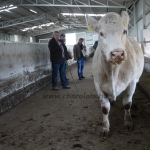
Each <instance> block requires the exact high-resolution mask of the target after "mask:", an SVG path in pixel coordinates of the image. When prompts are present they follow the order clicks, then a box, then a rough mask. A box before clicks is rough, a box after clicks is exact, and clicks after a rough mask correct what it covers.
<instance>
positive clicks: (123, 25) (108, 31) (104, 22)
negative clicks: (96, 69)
mask: <svg viewBox="0 0 150 150" xmlns="http://www.w3.org/2000/svg"><path fill="white" fill-rule="evenodd" d="M86 21H87V24H88V25H90V26H91V27H92V28H93V30H95V31H96V32H98V37H99V39H98V45H99V46H100V47H99V48H98V49H97V51H99V50H100V51H101V52H102V53H101V54H102V55H103V56H102V57H105V59H106V61H110V62H112V63H114V64H120V63H121V62H122V61H123V60H125V59H126V58H127V53H126V33H127V28H128V22H129V15H128V14H127V12H125V11H122V13H121V17H120V16H119V15H118V14H116V13H107V14H106V15H105V16H104V17H102V18H101V19H100V21H97V20H95V19H94V18H92V17H90V16H88V15H86Z"/></svg>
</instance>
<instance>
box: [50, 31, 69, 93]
mask: <svg viewBox="0 0 150 150" xmlns="http://www.w3.org/2000/svg"><path fill="white" fill-rule="evenodd" d="M59 39H60V33H59V32H58V31H54V33H53V38H52V39H51V40H50V41H49V43H48V47H49V50H50V60H51V62H52V87H53V90H58V86H57V80H58V71H59V72H60V79H61V85H62V86H63V88H64V89H70V87H69V86H68V81H67V79H66V71H65V63H66V62H65V61H66V58H65V52H64V48H63V46H62V44H61V42H59Z"/></svg>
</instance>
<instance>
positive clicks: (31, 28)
mask: <svg viewBox="0 0 150 150" xmlns="http://www.w3.org/2000/svg"><path fill="white" fill-rule="evenodd" d="M53 24H54V23H53V22H50V23H46V24H41V25H39V26H33V27H30V28H24V29H21V30H22V31H28V30H34V29H35V28H40V29H42V26H50V25H53Z"/></svg>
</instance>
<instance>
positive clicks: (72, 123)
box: [0, 0, 150, 150]
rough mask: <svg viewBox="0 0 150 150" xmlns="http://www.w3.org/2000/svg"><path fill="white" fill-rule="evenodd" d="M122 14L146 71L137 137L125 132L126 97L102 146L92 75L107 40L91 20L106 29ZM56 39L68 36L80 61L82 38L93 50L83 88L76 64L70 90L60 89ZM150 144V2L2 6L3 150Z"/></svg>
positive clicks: (95, 149)
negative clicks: (107, 20) (112, 16)
mask: <svg viewBox="0 0 150 150" xmlns="http://www.w3.org/2000/svg"><path fill="white" fill-rule="evenodd" d="M122 11H126V12H127V13H128V15H129V24H128V28H127V36H132V37H133V38H134V40H135V41H137V42H138V44H139V46H140V47H141V50H142V52H143V57H144V69H143V73H142V75H141V77H140V80H139V82H138V83H137V86H136V90H135V93H134V95H133V98H132V100H133V101H132V106H131V116H132V122H133V126H134V128H133V130H132V131H125V130H124V125H123V124H124V107H123V105H122V99H123V94H124V92H122V93H121V94H120V95H119V96H118V97H117V100H116V101H115V102H114V103H113V104H112V105H111V109H110V112H109V119H110V124H111V126H110V135H109V136H108V137H106V138H101V135H100V134H101V133H100V131H101V127H102V126H103V123H102V120H103V114H102V111H101V104H100V98H99V97H98V96H97V93H96V90H95V86H94V77H93V72H92V60H93V56H94V54H95V50H94V48H93V45H94V43H95V41H97V40H99V36H100V33H98V32H96V31H95V30H92V29H90V26H88V25H87V21H86V18H85V16H86V14H88V15H89V16H90V17H93V18H94V19H95V20H97V21H99V20H100V19H101V18H103V17H105V15H106V14H107V13H109V12H115V13H117V14H119V15H121V12H122ZM54 31H59V32H60V34H61V33H64V34H65V35H66V46H67V49H68V51H69V52H70V53H71V54H72V55H73V47H74V45H75V44H76V43H78V40H79V38H83V39H84V41H83V45H85V46H86V61H85V67H84V76H85V79H82V80H79V78H78V74H77V67H78V66H77V61H75V60H74V57H72V59H70V60H68V70H67V78H69V86H70V87H71V88H70V89H63V88H62V86H61V82H60V81H61V79H60V77H59V76H58V87H59V90H57V91H55V90H53V89H52V63H51V61H50V50H49V48H48V42H49V40H51V39H52V38H53V32H54ZM109 44H111V45H113V43H109ZM99 47H100V46H99ZM98 50H99V49H97V51H98ZM127 71H128V70H127ZM149 139H150V0H0V150H150V142H149Z"/></svg>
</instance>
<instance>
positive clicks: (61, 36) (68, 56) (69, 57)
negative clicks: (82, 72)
mask: <svg viewBox="0 0 150 150" xmlns="http://www.w3.org/2000/svg"><path fill="white" fill-rule="evenodd" d="M59 41H60V42H61V45H62V46H63V48H64V52H65V59H66V63H65V70H66V74H67V60H69V59H72V58H71V56H70V55H69V53H68V50H67V47H66V45H65V42H66V35H65V34H64V33H62V34H61V35H60V40H59ZM67 80H69V79H67Z"/></svg>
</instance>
